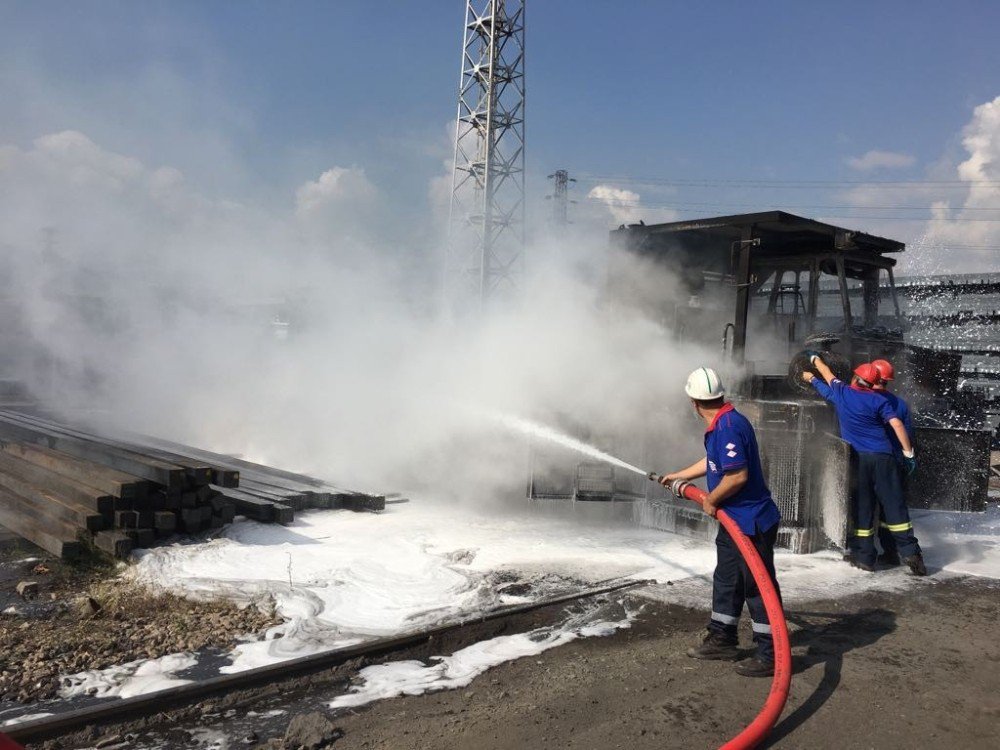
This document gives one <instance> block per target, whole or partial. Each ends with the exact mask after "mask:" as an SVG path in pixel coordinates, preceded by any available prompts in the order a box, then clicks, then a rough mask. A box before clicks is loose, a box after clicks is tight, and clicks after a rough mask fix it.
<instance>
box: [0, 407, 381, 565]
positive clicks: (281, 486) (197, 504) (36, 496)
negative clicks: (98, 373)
mask: <svg viewBox="0 0 1000 750" xmlns="http://www.w3.org/2000/svg"><path fill="white" fill-rule="evenodd" d="M311 508H342V509H346V510H355V511H380V510H383V509H384V508H385V498H384V497H381V496H377V495H366V494H363V493H358V492H347V491H343V490H339V489H337V488H334V487H331V486H329V485H327V484H325V483H324V482H322V481H320V480H317V479H314V478H312V477H308V476H305V475H301V474H294V473H291V472H286V471H282V470H280V469H273V468H270V467H267V466H262V465H259V464H253V463H250V462H247V461H242V460H240V459H237V458H233V457H231V456H225V455H221V454H215V453H209V452H207V451H201V450H198V449H196V448H191V447H189V446H184V445H180V444H177V443H169V442H166V441H162V440H157V439H155V438H150V437H145V436H140V435H132V434H129V435H127V436H124V437H108V436H104V435H97V434H94V433H91V432H87V431H84V430H82V429H78V428H76V427H71V426H68V425H63V424H59V423H56V422H52V421H50V420H48V419H43V418H41V417H38V416H34V415H29V414H23V413H20V412H13V411H2V410H0V525H3V526H6V527H7V528H8V529H10V530H11V531H13V532H14V533H16V534H18V535H19V536H22V537H24V538H25V539H27V540H28V541H30V542H32V543H34V544H36V545H37V546H39V547H41V548H43V549H45V550H46V551H48V552H50V553H51V554H53V555H56V556H58V557H61V558H63V559H67V560H72V559H74V558H76V557H79V555H80V554H81V553H82V552H83V550H84V549H85V548H86V547H92V548H96V549H99V550H102V551H103V552H106V553H108V554H110V555H113V556H115V557H126V556H127V555H128V554H129V553H130V552H131V551H132V550H133V549H135V548H143V547H149V546H151V545H152V544H153V543H154V542H155V541H156V540H157V539H161V538H164V537H168V536H171V535H173V534H175V533H185V534H194V533H199V532H202V531H206V530H209V529H217V528H220V527H222V526H223V525H225V524H227V523H230V522H231V521H233V520H234V518H235V517H236V516H237V515H241V516H245V517H247V518H250V519H253V520H255V521H260V522H263V523H279V524H289V523H291V522H292V521H293V520H294V518H295V511H298V510H305V509H311Z"/></svg>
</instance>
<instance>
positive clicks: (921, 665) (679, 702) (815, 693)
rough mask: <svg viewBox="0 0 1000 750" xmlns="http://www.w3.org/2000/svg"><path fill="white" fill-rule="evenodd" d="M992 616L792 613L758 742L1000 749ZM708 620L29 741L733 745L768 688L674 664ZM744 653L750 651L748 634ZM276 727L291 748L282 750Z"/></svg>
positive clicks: (935, 607) (666, 608)
mask: <svg viewBox="0 0 1000 750" xmlns="http://www.w3.org/2000/svg"><path fill="white" fill-rule="evenodd" d="M637 599H638V600H639V601H641V597H637ZM558 610H559V608H553V610H552V611H539V612H534V613H531V614H530V615H525V616H520V617H517V618H513V619H511V620H508V621H501V622H498V623H481V624H477V625H474V626H471V627H469V628H465V629H463V630H462V631H460V632H459V633H457V634H456V635H455V636H453V637H448V638H445V639H442V640H441V641H438V642H435V643H429V644H425V645H423V646H421V647H418V648H414V649H410V650H407V651H403V652H400V653H399V654H397V655H396V658H397V659H426V658H427V657H428V656H430V655H432V654H447V653H453V652H454V651H455V650H457V649H460V648H463V647H465V646H467V645H469V644H470V643H472V642H475V641H477V640H482V639H485V638H490V637H493V636H495V635H498V634H500V633H503V632H508V633H509V632H523V631H525V630H528V629H531V628H532V627H537V626H538V625H540V624H543V623H547V622H554V621H557V620H560V619H561V617H560V614H559V611H558ZM998 616H1000V583H998V582H996V581H988V580H984V579H950V580H944V581H933V580H922V581H915V582H914V583H913V585H912V586H911V587H909V589H908V590H907V591H905V593H874V592H873V593H867V594H863V595H858V596H853V597H849V598H842V599H838V600H831V601H820V602H813V603H809V604H806V605H796V606H793V607H790V611H789V613H788V617H789V622H790V625H791V638H792V645H793V656H794V668H795V676H794V678H793V681H792V688H791V694H790V697H789V701H788V704H787V706H786V708H785V711H784V713H783V715H782V718H781V720H780V722H779V724H778V725H777V727H776V728H775V730H774V731H773V733H772V735H771V737H770V738H769V740H768V742H767V744H766V745H765V747H780V748H802V749H803V750H805V749H808V750H827V749H829V750H842V748H844V747H859V748H924V747H935V748H938V747H940V748H963V750H964V749H969V750H978V749H979V748H982V749H984V750H985V749H986V748H989V749H990V750H992V749H993V748H996V747H998V746H1000V742H998V739H1000V735H998V731H1000V730H998V728H1000V668H998V667H1000V664H998V663H1000V642H998V641H997V638H996V633H997V625H996V623H997V620H998ZM706 617H707V613H706V612H705V611H701V610H695V609H689V608H686V607H680V606H676V605H666V604H662V603H647V604H646V607H645V610H644V612H643V614H641V615H640V617H639V618H638V619H637V620H636V621H635V622H634V624H633V627H632V628H631V629H629V630H624V631H618V633H616V634H615V635H613V636H609V637H605V638H588V639H582V640H577V641H573V642H572V643H570V644H568V645H565V646H562V647H560V648H556V649H553V650H551V651H547V652H545V653H544V654H542V655H540V656H538V657H533V658H525V659H521V660H518V661H514V662H508V663H505V664H503V665H501V666H499V667H497V668H495V669H492V670H490V671H488V672H486V673H485V674H483V675H481V676H480V677H479V678H477V679H476V680H475V681H474V682H473V683H472V684H471V685H470V686H469V687H468V688H466V689H463V690H456V691H450V692H440V693H432V694H427V695H422V696H414V697H403V698H396V699H393V700H386V701H382V702H379V703H375V704H372V705H370V706H368V707H364V708H361V709H358V710H356V711H349V712H339V713H333V712H330V711H329V710H328V709H326V710H324V707H325V706H326V703H327V702H328V701H329V700H330V699H331V698H333V697H334V696H335V695H337V694H339V692H341V691H343V690H344V688H345V685H346V680H348V679H350V677H351V675H352V674H354V673H355V670H357V669H359V668H360V667H362V666H364V665H365V662H364V661H362V660H358V662H356V663H353V664H349V665H345V666H344V667H341V668H338V669H336V670H333V671H331V672H329V673H324V674H318V675H313V676H311V677H308V678H303V679H299V680H289V681H287V682H285V683H282V684H274V685H271V686H268V687H267V688H262V689H260V690H257V691H247V692H243V693H235V694H230V695H228V696H225V697H223V698H222V699H219V700H215V701H211V702H208V703H205V704H201V705H197V706H191V707H188V708H185V709H181V710H178V711H172V712H168V713H164V714H160V715H158V716H155V717H150V718H148V719H143V720H140V721H137V722H135V723H133V724H131V725H125V726H119V727H103V728H90V729H88V730H86V731H84V732H81V733H79V734H78V735H76V736H74V737H63V738H61V739H60V740H57V741H53V742H46V743H41V744H40V745H39V747H42V748H46V749H48V750H69V749H70V748H81V749H82V748H92V747H94V746H107V747H114V748H116V749H117V748H126V747H127V748H134V747H144V748H145V747H155V748H157V749H158V750H172V749H173V748H183V747H202V748H225V747H229V748H232V747H248V748H254V750H265V748H266V749H268V750H277V749H279V748H280V749H281V750H288V748H300V747H310V748H325V747H335V748H336V750H397V749H398V748H408V749H409V748H413V749H414V750H431V749H433V750H459V749H462V750H465V749H470V750H508V749H510V750H513V749H514V748H517V749H518V750H522V749H523V748H579V749H581V750H584V749H585V750H590V749H591V748H600V749H601V750H610V749H612V748H630V749H631V748H636V749H638V750H641V749H643V748H650V750H652V749H653V748H655V749H656V750H662V748H667V747H669V748H677V749H680V750H688V749H689V750H695V749H697V750H704V748H711V747H718V746H719V745H720V744H722V743H723V742H725V741H726V740H728V739H729V738H731V737H732V736H734V735H735V734H736V733H738V732H739V731H740V730H741V729H742V728H743V727H744V726H745V725H746V724H747V723H748V722H749V721H750V720H751V719H752V718H753V717H754V716H755V715H756V713H757V711H758V710H759V709H760V707H761V705H762V704H763V702H764V699H765V697H766V695H767V693H768V690H769V687H770V681H769V680H762V679H758V680H753V679H747V678H743V677H740V676H738V675H736V674H734V673H733V665H732V664H731V663H721V662H697V661H693V660H691V659H689V658H687V657H686V656H684V651H685V650H686V649H687V648H688V647H689V646H690V645H691V644H693V643H695V642H696V641H697V640H698V639H699V638H700V636H701V633H702V628H703V627H704V624H705V619H706ZM743 641H744V644H746V645H749V642H750V634H749V632H745V633H744V634H743ZM213 717H215V718H213ZM227 717H228V718H227ZM253 717H259V718H253ZM303 731H305V732H306V733H311V734H312V735H313V736H316V737H321V736H322V737H323V738H324V739H322V740H320V741H317V742H316V743H315V744H313V743H311V742H310V743H309V744H305V743H304V742H303V741H302V740H301V739H299V738H298V736H297V735H296V733H297V732H298V733H299V734H300V735H301V734H302V733H303ZM286 733H287V735H288V736H290V737H296V739H294V740H284V739H282V738H283V736H285V735H286ZM227 735H228V739H225V738H226V737H227Z"/></svg>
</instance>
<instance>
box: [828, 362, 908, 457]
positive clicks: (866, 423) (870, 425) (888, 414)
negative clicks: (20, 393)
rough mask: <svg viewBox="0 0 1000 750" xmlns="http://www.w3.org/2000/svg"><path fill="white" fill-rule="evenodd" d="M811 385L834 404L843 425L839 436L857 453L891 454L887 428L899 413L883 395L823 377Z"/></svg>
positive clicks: (838, 418) (839, 420)
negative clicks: (824, 380)
mask: <svg viewBox="0 0 1000 750" xmlns="http://www.w3.org/2000/svg"><path fill="white" fill-rule="evenodd" d="M812 386H813V388H815V389H816V391H817V392H818V393H819V395H820V396H822V397H823V398H825V399H826V400H827V401H829V402H830V403H831V404H833V408H834V410H835V411H836V412H837V421H838V422H839V423H840V437H842V438H843V439H844V440H846V441H847V442H848V443H850V444H851V447H852V448H854V450H856V451H857V452H858V453H888V454H890V455H891V454H892V443H890V442H889V436H888V435H887V434H886V427H887V426H888V425H889V420H890V419H892V418H893V417H895V416H896V412H894V411H893V410H892V405H891V404H890V403H889V401H887V400H886V399H885V398H884V397H883V396H882V395H881V394H879V393H877V392H875V391H872V390H869V389H868V388H855V387H854V386H850V385H847V384H845V383H844V381H842V380H839V379H837V378H834V379H833V381H832V382H831V383H830V385H827V384H826V383H824V382H823V381H822V380H821V379H820V378H813V380H812Z"/></svg>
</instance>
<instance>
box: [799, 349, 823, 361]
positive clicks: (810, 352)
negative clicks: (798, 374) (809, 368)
mask: <svg viewBox="0 0 1000 750" xmlns="http://www.w3.org/2000/svg"><path fill="white" fill-rule="evenodd" d="M802 353H803V354H805V355H806V357H807V358H808V360H809V364H812V361H813V357H820V354H819V352H817V351H813V350H812V349H806V350H805V351H804V352H802ZM820 359H822V357H820Z"/></svg>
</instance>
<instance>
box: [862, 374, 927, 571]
mask: <svg viewBox="0 0 1000 750" xmlns="http://www.w3.org/2000/svg"><path fill="white" fill-rule="evenodd" d="M872 365H873V366H874V367H875V369H876V370H878V375H879V380H880V381H881V382H880V383H876V384H875V385H873V386H872V390H873V391H875V392H876V393H880V394H881V395H882V396H883V397H885V399H886V400H887V401H888V402H889V405H890V406H892V410H893V411H894V412H896V416H897V417H899V419H900V421H901V422H902V423H903V428H904V429H905V430H906V434H907V435H909V436H910V443H913V416H912V415H911V414H910V405H909V404H907V403H906V401H904V400H903V399H901V398H900V397H899V396H897V395H896V394H895V393H892V392H891V391H890V390H889V387H888V385H887V384H888V383H890V382H892V381H893V380H895V378H896V368H894V367H893V366H892V362H890V361H889V360H887V359H875V360H872ZM886 434H888V436H889V442H890V443H892V455H893V456H894V457H895V459H896V466H898V467H899V470H900V472H902V484H903V490H904V492H903V494H904V496H905V494H906V492H905V490H906V477H907V476H909V475H910V473H911V472H912V469H911V468H910V467H909V466H908V465H907V463H906V460H905V458H904V456H903V446H901V445H900V444H899V438H897V437H896V433H895V432H894V431H893V430H891V429H889V428H888V427H887V428H886ZM915 447H916V446H914V448H915ZM914 468H915V467H914ZM907 524H909V528H910V529H912V528H913V525H912V524H910V522H909V521H908V520H907V521H906V522H904V523H903V524H901V525H899V526H894V525H891V524H889V522H888V521H886V519H885V511H884V510H882V509H881V508H879V525H878V532H877V534H878V543H879V545H880V546H881V547H882V554H881V555H880V556H879V558H878V561H879V562H880V563H883V564H884V565H891V566H896V565H899V564H901V562H902V561H901V560H900V558H899V549H898V548H897V547H896V537H894V536H893V534H894V533H895V532H898V531H906V530H907V529H906V528H904V527H905V526H907Z"/></svg>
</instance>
